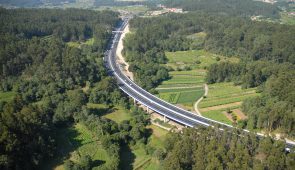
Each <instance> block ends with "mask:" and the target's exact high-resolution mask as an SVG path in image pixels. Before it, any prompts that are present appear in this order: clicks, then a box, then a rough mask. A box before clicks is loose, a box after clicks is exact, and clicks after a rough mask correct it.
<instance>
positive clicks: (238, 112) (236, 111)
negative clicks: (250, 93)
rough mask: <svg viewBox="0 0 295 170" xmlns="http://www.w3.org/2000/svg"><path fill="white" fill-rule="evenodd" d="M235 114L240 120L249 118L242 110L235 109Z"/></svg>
mask: <svg viewBox="0 0 295 170" xmlns="http://www.w3.org/2000/svg"><path fill="white" fill-rule="evenodd" d="M233 112H234V113H235V114H236V115H237V117H238V120H245V119H248V117H247V116H246V115H245V114H244V113H243V112H242V111H241V110H240V109H234V110H233Z"/></svg>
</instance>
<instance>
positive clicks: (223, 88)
mask: <svg viewBox="0 0 295 170" xmlns="http://www.w3.org/2000/svg"><path fill="white" fill-rule="evenodd" d="M255 90H256V89H255V88H250V89H242V88H241V87H240V86H235V85H234V84H233V83H216V84H211V85H209V93H208V95H207V97H206V98H205V99H203V100H202V101H201V103H200V104H199V108H200V111H201V114H202V115H203V116H205V117H208V118H211V119H214V120H217V121H221V122H224V123H227V124H232V121H231V120H229V118H228V117H227V116H226V115H225V114H224V112H225V111H226V110H233V109H235V110H236V111H239V114H240V116H239V117H244V118H245V117H246V116H245V115H244V114H243V113H242V112H241V111H240V107H241V105H242V102H243V101H244V100H245V99H248V98H252V97H256V96H258V95H259V94H258V93H256V91H255ZM238 120H239V118H238Z"/></svg>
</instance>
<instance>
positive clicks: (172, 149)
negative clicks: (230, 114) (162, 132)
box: [157, 129, 295, 170]
mask: <svg viewBox="0 0 295 170" xmlns="http://www.w3.org/2000/svg"><path fill="white" fill-rule="evenodd" d="M239 133H241V132H238V131H237V132H235V133H233V132H226V131H225V132H220V131H219V130H218V129H198V130H196V129H185V130H184V132H183V134H174V133H171V134H170V135H169V136H168V137H167V139H166V144H165V149H166V152H165V151H162V152H158V154H157V155H158V158H159V159H160V160H162V163H163V168H164V169H177V170H180V169H195V170H197V169H288V170H291V169H294V168H295V162H294V160H295V154H294V153H290V154H286V153H284V152H282V151H283V150H284V144H283V143H280V142H278V141H273V140H272V139H271V138H265V139H263V140H261V141H258V140H257V139H256V137H255V136H252V135H249V134H246V135H245V136H244V137H238V136H237V134H239ZM233 134H235V135H233Z"/></svg>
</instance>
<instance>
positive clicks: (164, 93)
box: [156, 34, 238, 110]
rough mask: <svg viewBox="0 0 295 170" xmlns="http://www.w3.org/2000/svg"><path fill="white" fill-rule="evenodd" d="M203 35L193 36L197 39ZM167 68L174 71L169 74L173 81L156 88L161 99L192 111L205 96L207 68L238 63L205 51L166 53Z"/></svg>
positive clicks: (234, 59)
mask: <svg viewBox="0 0 295 170" xmlns="http://www.w3.org/2000/svg"><path fill="white" fill-rule="evenodd" d="M200 36H201V37H202V36H204V34H201V35H199V34H198V35H192V36H190V37H189V38H191V39H195V38H196V37H197V38H198V37H200ZM165 54H166V56H167V58H168V63H167V64H166V65H167V66H170V67H172V68H173V69H174V70H177V71H171V72H169V75H170V76H171V79H169V80H167V81H164V82H163V83H162V84H161V85H160V86H158V87H157V88H156V90H157V91H158V92H159V95H158V96H159V97H160V98H162V99H164V100H166V101H168V102H170V103H172V104H181V105H182V106H184V107H185V108H186V109H189V110H192V109H193V103H194V102H196V101H197V100H198V99H199V98H200V97H202V96H203V95H204V83H205V80H204V78H205V75H206V70H205V68H206V67H208V66H210V65H211V64H213V63H217V62H218V61H226V60H228V61H232V62H238V59H237V58H234V57H233V58H225V57H223V56H220V55H216V54H212V53H209V52H207V51H205V50H191V51H177V52H166V53H165ZM188 68H189V69H188Z"/></svg>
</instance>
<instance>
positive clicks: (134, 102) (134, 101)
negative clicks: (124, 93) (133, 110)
mask: <svg viewBox="0 0 295 170" xmlns="http://www.w3.org/2000/svg"><path fill="white" fill-rule="evenodd" d="M133 104H134V106H135V105H136V100H135V99H134V98H133Z"/></svg>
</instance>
